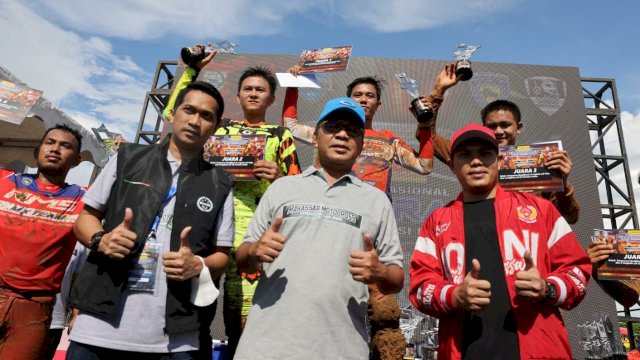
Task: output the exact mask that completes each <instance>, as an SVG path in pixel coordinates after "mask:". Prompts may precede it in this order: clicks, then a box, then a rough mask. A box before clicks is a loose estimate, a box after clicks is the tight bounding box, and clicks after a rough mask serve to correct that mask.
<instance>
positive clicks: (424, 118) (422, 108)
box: [394, 73, 433, 124]
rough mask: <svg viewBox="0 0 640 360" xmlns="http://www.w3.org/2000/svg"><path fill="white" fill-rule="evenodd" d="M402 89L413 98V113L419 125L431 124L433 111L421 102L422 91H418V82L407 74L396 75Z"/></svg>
mask: <svg viewBox="0 0 640 360" xmlns="http://www.w3.org/2000/svg"><path fill="white" fill-rule="evenodd" d="M394 75H395V77H396V79H397V80H398V82H399V83H400V87H401V88H403V89H404V90H406V91H407V94H409V96H411V97H412V98H413V100H412V101H411V112H412V113H413V116H415V117H416V120H418V122H419V123H421V124H423V123H426V122H429V120H431V119H432V118H433V109H431V108H430V107H429V106H427V105H424V104H423V103H422V101H420V91H419V90H418V87H419V84H418V81H417V80H415V79H412V78H410V77H408V76H407V74H405V73H398V74H394Z"/></svg>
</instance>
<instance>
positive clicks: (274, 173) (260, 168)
mask: <svg viewBox="0 0 640 360" xmlns="http://www.w3.org/2000/svg"><path fill="white" fill-rule="evenodd" d="M253 175H254V176H255V177H257V178H258V179H266V180H269V181H271V182H273V181H274V180H275V179H277V178H279V177H280V169H278V164H276V163H275V162H273V161H268V160H258V161H256V162H255V164H254V165H253Z"/></svg>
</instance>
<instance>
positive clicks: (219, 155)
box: [204, 134, 267, 181]
mask: <svg viewBox="0 0 640 360" xmlns="http://www.w3.org/2000/svg"><path fill="white" fill-rule="evenodd" d="M266 144H267V136H266V135H256V134H238V135H213V136H212V137H211V138H209V140H208V141H207V143H206V144H205V145H204V159H205V161H208V162H210V163H211V164H213V165H215V166H220V167H223V168H224V169H225V170H227V171H228V172H229V173H230V174H231V175H233V177H234V178H235V180H236V181H238V180H240V181H249V180H257V179H256V177H255V176H253V165H254V163H255V162H256V160H262V159H264V148H265V146H266Z"/></svg>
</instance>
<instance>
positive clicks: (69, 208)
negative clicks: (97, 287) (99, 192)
mask: <svg viewBox="0 0 640 360" xmlns="http://www.w3.org/2000/svg"><path fill="white" fill-rule="evenodd" d="M83 195H84V190H82V189H81V188H80V187H79V186H77V185H67V186H65V187H59V186H56V185H52V184H43V183H41V182H40V181H38V179H37V176H36V175H30V174H16V173H14V172H12V171H8V170H4V169H0V287H5V288H8V289H10V290H13V291H16V292H26V291H37V292H45V293H51V294H52V295H53V294H56V293H58V292H60V286H61V284H62V278H63V276H64V271H65V269H66V267H67V264H68V263H69V260H70V259H71V253H72V252H73V248H74V246H75V244H76V237H75V236H74V234H73V224H74V223H75V221H76V219H77V218H78V215H79V214H80V211H81V210H82V208H83V203H82V196H83Z"/></svg>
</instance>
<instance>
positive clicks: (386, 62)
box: [178, 54, 617, 358]
mask: <svg viewBox="0 0 640 360" xmlns="http://www.w3.org/2000/svg"><path fill="white" fill-rule="evenodd" d="M298 60H299V57H298V55H243V54H240V55H230V54H218V55H216V57H215V59H214V61H213V62H212V63H211V64H209V65H208V66H207V67H206V68H205V69H203V71H202V72H201V73H200V77H199V79H200V80H205V81H209V82H211V83H212V84H214V85H215V86H216V87H217V88H218V89H219V90H220V91H221V93H222V96H223V97H224V99H225V114H224V116H225V117H228V118H234V119H241V118H242V117H243V116H242V110H241V108H240V106H239V105H238V104H237V102H236V100H235V96H236V93H237V89H238V83H237V81H238V77H239V76H240V73H241V72H242V71H243V70H244V69H245V68H246V67H248V66H254V65H262V66H266V67H268V68H270V69H271V70H273V71H274V72H286V71H287V69H288V68H289V67H291V66H293V65H294V64H296V63H298ZM446 63H447V62H446V61H433V60H412V59H389V58H364V57H352V58H351V59H350V64H349V68H348V70H346V71H342V72H332V73H317V74H316V76H317V77H318V78H319V80H320V85H321V86H322V88H321V89H300V96H299V99H298V115H299V118H300V122H301V123H303V124H307V125H315V123H316V121H317V119H318V116H319V115H320V113H321V111H322V109H323V106H324V104H325V102H326V101H327V100H329V99H331V98H335V97H340V96H345V95H346V88H347V84H349V82H351V81H352V80H353V79H355V78H357V77H361V76H369V75H375V76H377V77H380V78H382V79H385V80H386V86H385V87H384V89H383V91H382V98H381V101H382V108H381V109H380V110H379V111H378V113H376V115H375V118H374V121H373V127H374V129H389V130H391V131H393V132H394V133H396V134H397V135H399V136H401V137H403V138H404V139H405V141H407V142H408V143H409V144H410V145H411V146H413V147H414V148H415V149H417V148H418V142H417V140H416V139H415V137H414V135H415V129H416V125H415V118H414V117H413V115H412V114H411V113H410V112H409V110H408V107H409V103H410V102H411V100H412V99H410V98H409V96H408V95H407V93H406V92H405V91H404V90H402V89H401V88H400V86H399V83H398V82H397V81H395V78H394V75H393V74H394V73H398V72H405V73H407V75H408V76H411V77H412V78H414V79H416V80H418V81H419V82H420V86H421V92H422V93H423V94H424V95H428V94H429V93H430V91H431V89H432V87H433V84H434V82H435V79H436V77H437V76H438V74H439V73H440V71H441V70H442V69H443V67H444V65H445V64H446ZM472 66H473V72H474V75H473V78H472V79H471V80H469V81H466V82H460V83H458V84H457V85H456V86H455V87H453V88H451V89H449V90H448V91H447V93H446V96H445V100H444V103H443V105H442V107H441V108H440V112H439V113H438V120H437V130H438V132H439V133H440V134H442V135H444V136H447V137H450V136H451V135H452V134H453V132H454V131H455V130H457V129H459V128H461V127H462V126H463V125H465V124H468V123H481V118H480V110H481V109H482V108H483V107H484V106H485V105H486V104H488V103H489V102H491V101H493V100H496V99H507V100H510V101H513V102H515V103H516V104H518V106H519V107H520V109H521V112H522V123H523V124H524V128H523V131H522V133H521V135H520V136H519V138H518V141H519V143H520V144H525V145H526V144H531V143H536V142H546V141H553V140H561V141H562V144H563V148H564V149H565V150H567V151H568V152H569V154H570V156H571V159H572V160H573V170H572V172H571V175H570V177H569V181H570V182H571V183H572V184H573V185H574V187H575V192H576V195H577V197H578V200H579V201H580V205H581V212H580V220H579V222H578V223H577V224H576V225H574V226H573V229H574V231H575V233H576V235H577V237H578V239H579V240H580V242H581V244H582V245H583V246H584V247H585V248H586V246H587V245H588V244H589V242H590V241H591V235H592V234H593V229H594V228H601V227H602V217H601V213H600V206H599V204H600V203H599V199H598V188H597V184H596V177H595V174H594V165H593V156H592V152H591V144H590V138H589V131H588V127H587V117H586V111H585V107H584V103H583V97H582V91H581V83H580V74H579V70H578V68H576V67H560V66H542V65H517V64H500V63H483V62H476V61H474V62H473V64H472ZM179 72H180V71H179ZM179 75H180V74H178V76H179ZM284 93H285V92H284V89H280V88H279V89H277V91H276V102H275V103H274V104H273V106H271V108H270V109H269V111H268V115H267V122H268V123H270V124H280V117H281V113H282V101H283V98H284ZM296 146H297V147H298V152H299V156H300V161H301V165H302V167H303V169H304V168H306V167H307V166H309V165H310V164H311V163H312V160H313V159H314V149H313V148H312V147H311V146H309V145H307V144H304V143H302V142H299V141H298V142H297V143H296ZM434 164H435V165H434V171H433V173H432V174H431V175H428V176H422V175H418V174H415V173H413V172H410V171H408V170H405V169H403V168H401V167H399V166H396V165H394V167H393V182H392V185H391V194H392V196H393V207H394V210H395V215H396V218H397V220H398V226H399V232H400V237H401V240H402V245H403V251H404V256H405V270H406V271H405V274H406V281H405V287H404V290H403V291H402V292H401V293H400V294H399V295H398V300H399V302H400V304H401V306H402V307H407V306H410V302H409V299H408V296H407V290H408V267H409V266H408V265H409V259H410V257H411V253H412V251H413V248H414V245H415V242H416V238H417V236H418V231H419V229H420V226H421V225H422V222H423V221H424V220H425V218H426V217H427V216H428V215H429V214H430V213H431V212H432V211H433V210H434V209H435V208H437V207H440V206H442V205H444V204H446V203H447V202H449V201H451V200H453V199H454V198H455V197H456V196H457V195H458V193H459V192H460V188H459V185H458V182H457V181H456V179H455V177H454V176H453V174H452V173H451V171H450V170H449V168H448V167H446V166H445V165H444V164H442V163H440V162H438V161H437V160H435V161H434ZM362 201H367V200H366V199H362ZM221 313H222V311H220V310H219V311H218V314H221ZM603 315H609V316H612V317H614V316H615V315H616V313H615V304H614V301H613V300H612V299H611V298H609V297H608V296H607V295H606V294H605V293H604V292H603V291H602V290H601V289H600V288H599V287H598V285H597V284H596V283H595V282H594V281H591V283H590V285H589V288H588V294H587V297H586V299H585V300H584V301H583V302H582V303H581V304H580V305H579V306H578V307H577V308H576V309H573V310H571V311H563V316H564V319H565V322H566V325H567V328H568V330H569V334H570V337H571V343H572V347H573V351H574V356H575V357H576V358H586V357H587V355H586V353H585V352H584V350H583V349H582V347H581V345H580V343H579V331H578V328H577V326H578V325H580V324H583V323H585V322H587V321H593V320H596V319H600V318H601V317H602V316H603ZM222 334H224V333H222ZM616 336H617V335H616Z"/></svg>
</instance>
